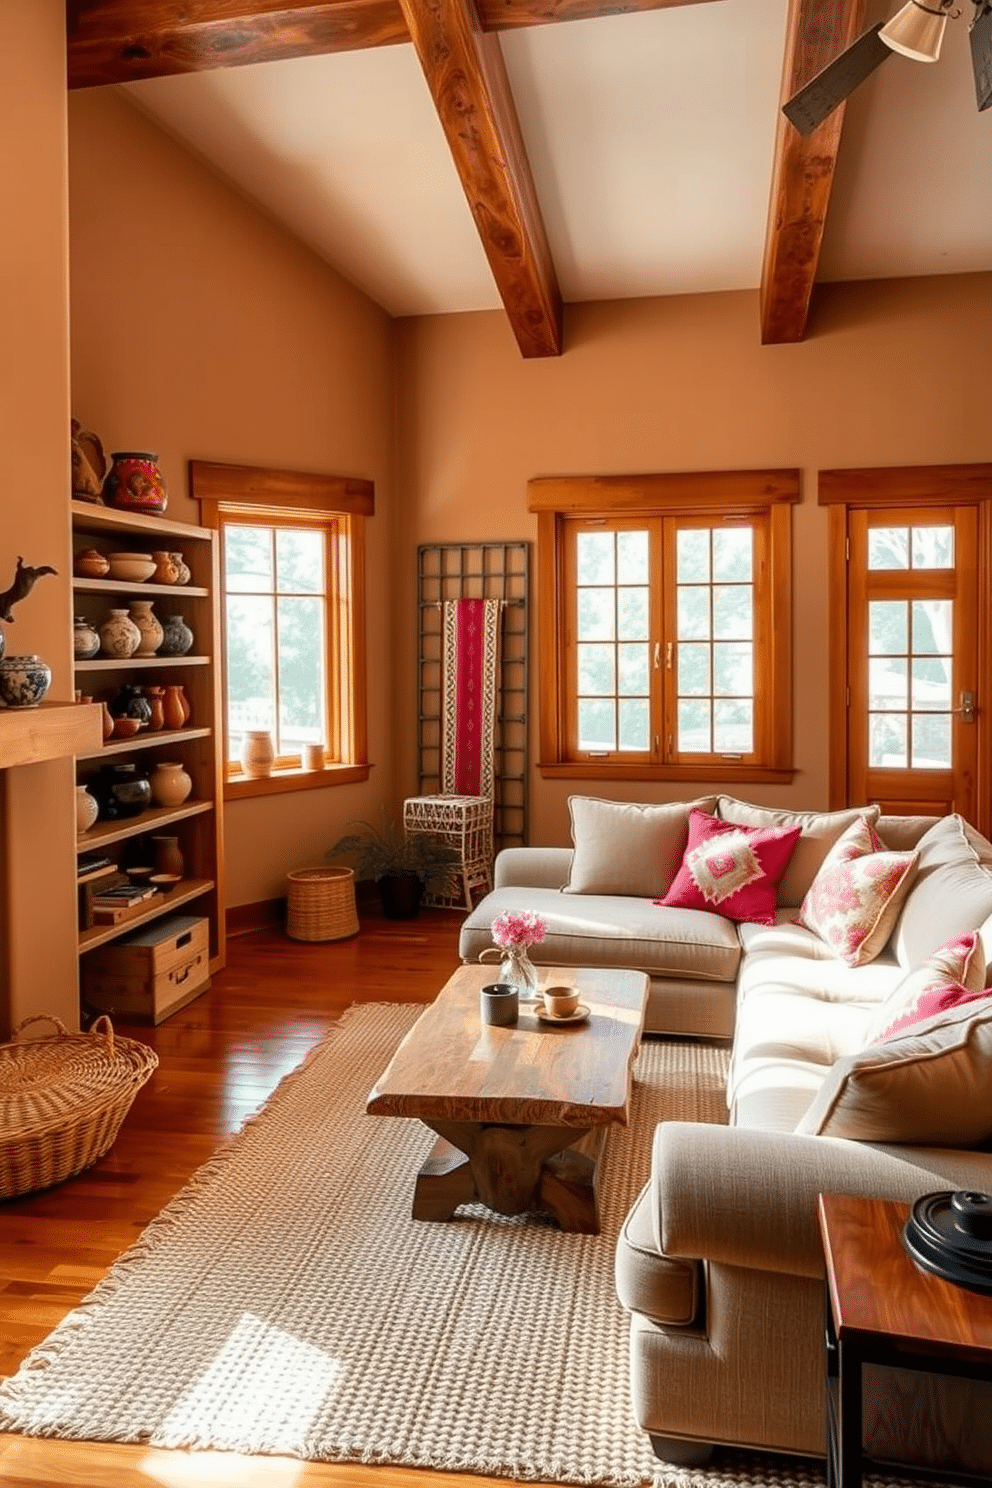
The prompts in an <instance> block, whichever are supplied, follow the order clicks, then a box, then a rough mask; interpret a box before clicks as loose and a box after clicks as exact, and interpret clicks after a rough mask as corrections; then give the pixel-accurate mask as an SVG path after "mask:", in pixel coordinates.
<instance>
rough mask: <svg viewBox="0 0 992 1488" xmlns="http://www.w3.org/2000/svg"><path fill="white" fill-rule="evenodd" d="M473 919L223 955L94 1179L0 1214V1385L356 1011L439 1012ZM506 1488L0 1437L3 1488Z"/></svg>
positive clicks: (163, 1049)
mask: <svg viewBox="0 0 992 1488" xmlns="http://www.w3.org/2000/svg"><path fill="white" fill-rule="evenodd" d="M463 917H464V916H463V914H462V913H461V912H459V911H452V910H426V911H424V912H423V913H422V914H421V915H420V917H419V918H418V919H416V920H414V921H388V920H385V919H382V918H379V917H376V916H375V915H374V914H373V912H372V911H371V910H370V909H365V908H364V907H363V909H362V915H361V920H362V930H361V933H360V934H359V935H358V936H356V937H355V938H354V939H352V940H346V941H337V942H331V943H327V944H318V945H306V944H301V943H299V942H296V941H291V940H289V939H288V938H287V937H286V936H285V935H284V934H283V933H282V932H281V931H279V930H260V931H256V932H254V933H252V934H250V935H245V936H239V937H236V938H234V939H231V940H229V942H228V964H227V967H226V969H225V970H224V971H223V972H222V973H221V974H220V975H219V976H217V977H216V978H215V979H214V982H213V985H212V987H211V988H210V989H209V991H207V992H206V993H205V994H204V995H203V996H202V997H200V998H197V1000H196V1001H195V1002H192V1003H190V1005H189V1006H188V1007H186V1008H183V1009H182V1010H181V1011H180V1012H178V1013H176V1014H175V1015H174V1016H173V1017H172V1018H170V1019H169V1020H168V1022H166V1023H163V1024H162V1025H161V1026H160V1027H159V1028H146V1027H142V1028H137V1027H128V1026H127V1025H125V1024H123V1023H120V1024H118V1025H117V1028H118V1031H119V1032H121V1033H125V1034H128V1035H130V1036H132V1037H135V1038H140V1039H142V1040H144V1041H145V1042H146V1043H149V1044H151V1045H152V1046H153V1047H154V1048H155V1049H156V1050H157V1052H158V1055H159V1060H160V1063H159V1067H158V1069H157V1070H156V1071H155V1073H154V1075H153V1076H152V1078H151V1079H150V1080H149V1081H148V1083H147V1085H145V1086H144V1088H143V1089H142V1090H141V1091H140V1092H139V1094H138V1096H137V1099H136V1100H135V1102H134V1105H133V1106H132V1108H131V1111H130V1112H129V1114H128V1117H127V1119H126V1121H125V1122H124V1125H123V1127H122V1129H121V1132H120V1135H119V1136H118V1139H117V1141H116V1143H115V1145H114V1146H113V1148H112V1149H111V1151H110V1152H109V1153H108V1154H107V1156H106V1157H104V1158H102V1159H101V1160H100V1162H99V1163H97V1164H95V1165H94V1166H93V1167H92V1168H90V1169H88V1170H87V1171H86V1172H84V1173H81V1174H80V1175H79V1176H78V1177H77V1178H72V1179H69V1180H68V1181H67V1182H66V1183H63V1184H60V1185H59V1186H58V1187H57V1188H54V1189H49V1190H47V1191H45V1192H43V1193H39V1194H36V1195H33V1196H31V1197H28V1198H23V1199H13V1200H10V1201H8V1202H6V1203H4V1204H2V1205H0V1374H3V1375H6V1374H10V1373H13V1371H14V1370H15V1369H16V1368H17V1366H18V1364H19V1363H20V1361H21V1359H22V1358H23V1357H24V1355H25V1354H27V1353H28V1351H29V1350H30V1349H31V1348H32V1347H33V1346H34V1345H35V1344H36V1343H38V1342H39V1341H40V1340H41V1339H42V1338H44V1337H45V1336H46V1335H47V1334H48V1333H49V1332H50V1331H51V1329H52V1328H53V1327H54V1326H55V1324H56V1323H58V1322H59V1320H60V1319H61V1318H62V1317H63V1316H64V1315H65V1314H66V1313H67V1312H68V1311H70V1309H71V1308H73V1307H74V1306H75V1305H76V1304H77V1302H78V1301H79V1300H80V1298H81V1297H83V1296H84V1295H85V1294H86V1293H87V1292H88V1291H89V1290H90V1289H91V1288H92V1287H93V1286H94V1285H95V1284H96V1282H97V1281H99V1280H100V1278H101V1277H102V1276H103V1274H104V1272H105V1271H106V1269H107V1268H108V1267H109V1266H110V1265H111V1263H112V1262H113V1261H114V1260H115V1259H116V1257H117V1256H118V1255H119V1254H120V1253H121V1251H122V1250H124V1249H125V1248H126V1247H127V1246H128V1245H130V1244H131V1242H132V1241H133V1240H134V1239H135V1238H136V1237H137V1236H138V1234H139V1233H140V1232H141V1230H142V1229H143V1228H144V1226H145V1225H146V1224H147V1223H148V1221H149V1220H150V1219H152V1217H153V1216H154V1215H155V1214H156V1213H157V1212H158V1211H159V1209H161V1208H162V1206H163V1204H165V1203H166V1202H167V1201H168V1200H169V1199H170V1198H171V1197H172V1195H173V1194H174V1193H175V1192H176V1191H177V1190H178V1189H179V1188H181V1187H182V1185H183V1184H184V1183H185V1181H186V1180H187V1179H188V1178H189V1176H190V1174H191V1173H192V1172H193V1171H194V1170H195V1169H196V1168H197V1167H199V1165H200V1164H201V1163H202V1162H204V1161H205V1160H206V1159H207V1158H208V1157H209V1156H210V1154H211V1153H212V1152H213V1151H214V1149H215V1148H216V1147H217V1145H218V1144H219V1143H220V1142H221V1141H222V1140H223V1139H224V1138H225V1137H227V1136H229V1135H231V1134H232V1133H233V1132H235V1131H237V1130H238V1128H239V1127H240V1125H241V1123H242V1122H243V1121H244V1119H245V1117H246V1116H248V1115H249V1114H250V1113H251V1112H252V1111H253V1110H255V1108H256V1107H257V1106H258V1105H259V1104H260V1103H261V1102H262V1101H263V1100H264V1099H265V1098H266V1096H267V1095H268V1094H269V1092H270V1091H271V1090H272V1089H273V1088H274V1087H275V1086H276V1085H277V1084H278V1082H279V1080H280V1079H281V1078H282V1076H283V1075H284V1074H286V1073H287V1072H288V1071H289V1070H291V1069H292V1068H293V1067H294V1066H295V1065H297V1064H298V1063H299V1062H300V1060H301V1059H302V1058H303V1057H304V1055H305V1054H306V1053H307V1051H308V1050H309V1049H310V1048H311V1047H312V1046H313V1044H314V1043H316V1042H317V1041H318V1040H319V1039H320V1038H321V1036H322V1035H323V1033H324V1032H325V1031H326V1029H327V1028H329V1027H330V1025H331V1024H332V1023H334V1022H335V1021H336V1020H337V1019H338V1018H339V1017H340V1016H341V1014H342V1013H343V1012H344V1011H345V1009H346V1008H348V1007H350V1006H351V1005H352V1003H355V1002H429V1001H430V1000H431V999H432V997H433V996H434V994H435V993H436V992H437V990H438V988H439V987H440V986H441V985H442V984H443V982H444V981H446V980H447V978H448V976H449V975H450V974H451V972H452V971H453V970H454V967H455V965H456V964H457V961H458V954H457V941H458V927H459V925H460V924H461V921H462V919H463ZM487 1482H491V1483H492V1484H493V1488H496V1485H497V1484H498V1485H499V1488H505V1482H504V1480H501V1479H500V1480H497V1479H493V1480H487V1479H485V1478H480V1477H476V1476H474V1475H467V1476H466V1475H461V1474H453V1473H450V1474H449V1473H445V1474H435V1473H430V1472H421V1471H414V1470H411V1469H403V1468H392V1467H368V1468H365V1467H361V1466H356V1465H351V1464H348V1465H342V1466H327V1465H319V1464H315V1463H306V1462H300V1461H298V1460H297V1459H295V1458H265V1457H250V1458H249V1457H239V1456H236V1455H233V1454H224V1453H216V1454H214V1453H190V1452H171V1451H161V1450H158V1449H150V1448H146V1447H134V1446H118V1445H113V1444H107V1443H96V1442H55V1441H45V1440H41V1439H35V1438H28V1437H18V1436H11V1435H2V1434H0V1483H3V1484H4V1485H6V1488H56V1485H57V1488H139V1485H140V1488H149V1485H158V1488H217V1485H228V1484H237V1485H239V1488H256V1485H257V1488H316V1485H322V1488H329V1485H334V1488H344V1485H348V1488H431V1485H434V1488H437V1485H438V1484H442V1485H443V1488H469V1485H471V1488H485V1485H486V1484H487Z"/></svg>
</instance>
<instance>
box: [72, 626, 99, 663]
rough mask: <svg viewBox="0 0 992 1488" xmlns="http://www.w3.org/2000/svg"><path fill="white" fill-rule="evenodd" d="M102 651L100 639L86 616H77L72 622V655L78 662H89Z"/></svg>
mask: <svg viewBox="0 0 992 1488" xmlns="http://www.w3.org/2000/svg"><path fill="white" fill-rule="evenodd" d="M99 649H100V637H99V635H98V633H97V632H96V631H95V630H94V629H93V627H92V625H91V624H90V622H89V621H88V620H87V618H86V616H85V615H76V616H75V617H74V619H73V622H72V654H73V656H74V657H75V658H76V660H77V661H89V659H90V657H91V656H95V655H96V653H97V652H98V651H99Z"/></svg>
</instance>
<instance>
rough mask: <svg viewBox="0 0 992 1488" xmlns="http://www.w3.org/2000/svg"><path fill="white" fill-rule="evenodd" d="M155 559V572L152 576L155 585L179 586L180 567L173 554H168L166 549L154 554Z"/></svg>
mask: <svg viewBox="0 0 992 1488" xmlns="http://www.w3.org/2000/svg"><path fill="white" fill-rule="evenodd" d="M152 557H153V558H154V559H155V572H154V573H153V574H152V583H153V584H178V583H179V565H178V563H177V562H176V560H175V557H174V555H173V554H172V553H166V552H165V550H164V549H161V548H160V549H159V551H158V552H157V553H155V552H153V553H152Z"/></svg>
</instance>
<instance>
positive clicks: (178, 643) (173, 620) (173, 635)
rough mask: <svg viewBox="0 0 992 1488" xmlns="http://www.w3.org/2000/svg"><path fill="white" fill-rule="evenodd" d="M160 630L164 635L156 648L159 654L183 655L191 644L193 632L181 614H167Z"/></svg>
mask: <svg viewBox="0 0 992 1488" xmlns="http://www.w3.org/2000/svg"><path fill="white" fill-rule="evenodd" d="M162 630H163V632H164V635H163V639H162V644H161V645H160V646H159V648H158V654H159V656H185V655H186V652H187V651H188V650H189V649H190V647H191V646H192V644H193V632H192V631H191V630H190V628H189V626H188V625H187V624H186V621H185V620H184V619H183V617H182V615H167V616H166V618H165V623H164V625H163V626H162Z"/></svg>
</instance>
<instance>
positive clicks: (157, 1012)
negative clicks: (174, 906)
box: [83, 915, 210, 1023]
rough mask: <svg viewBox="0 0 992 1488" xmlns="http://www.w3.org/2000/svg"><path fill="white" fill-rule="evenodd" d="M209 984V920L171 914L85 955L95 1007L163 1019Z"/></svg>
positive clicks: (87, 994) (86, 987) (86, 986)
mask: <svg viewBox="0 0 992 1488" xmlns="http://www.w3.org/2000/svg"><path fill="white" fill-rule="evenodd" d="M209 985H210V922H209V920H207V919H206V918H198V917H197V916H194V915H170V916H169V917H168V918H166V919H164V920H157V921H156V922H155V924H153V925H149V926H147V927H146V928H145V929H144V930H138V931H134V932H133V933H132V934H130V935H126V936H123V937H122V938H121V939H120V940H117V941H114V942H112V943H111V944H110V945H105V946H98V947H97V948H96V949H95V950H92V951H89V952H88V953H87V954H86V955H85V956H84V957H83V997H84V998H85V1000H86V1002H87V1003H89V1005H90V1006H91V1007H94V1008H100V1009H101V1010H103V1011H106V1012H111V1013H116V1014H117V1015H118V1017H128V1018H135V1019H140V1020H142V1021H144V1020H148V1021H150V1022H152V1023H161V1022H162V1020H163V1019H164V1018H167V1017H168V1016H169V1014H170V1013H174V1012H176V1011H177V1010H178V1009H179V1008H181V1007H185V1006H186V1004H187V1003H188V1002H192V1001H193V998H194V997H199V995H200V993H201V992H205V991H206V990H207V988H208V987H209Z"/></svg>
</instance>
